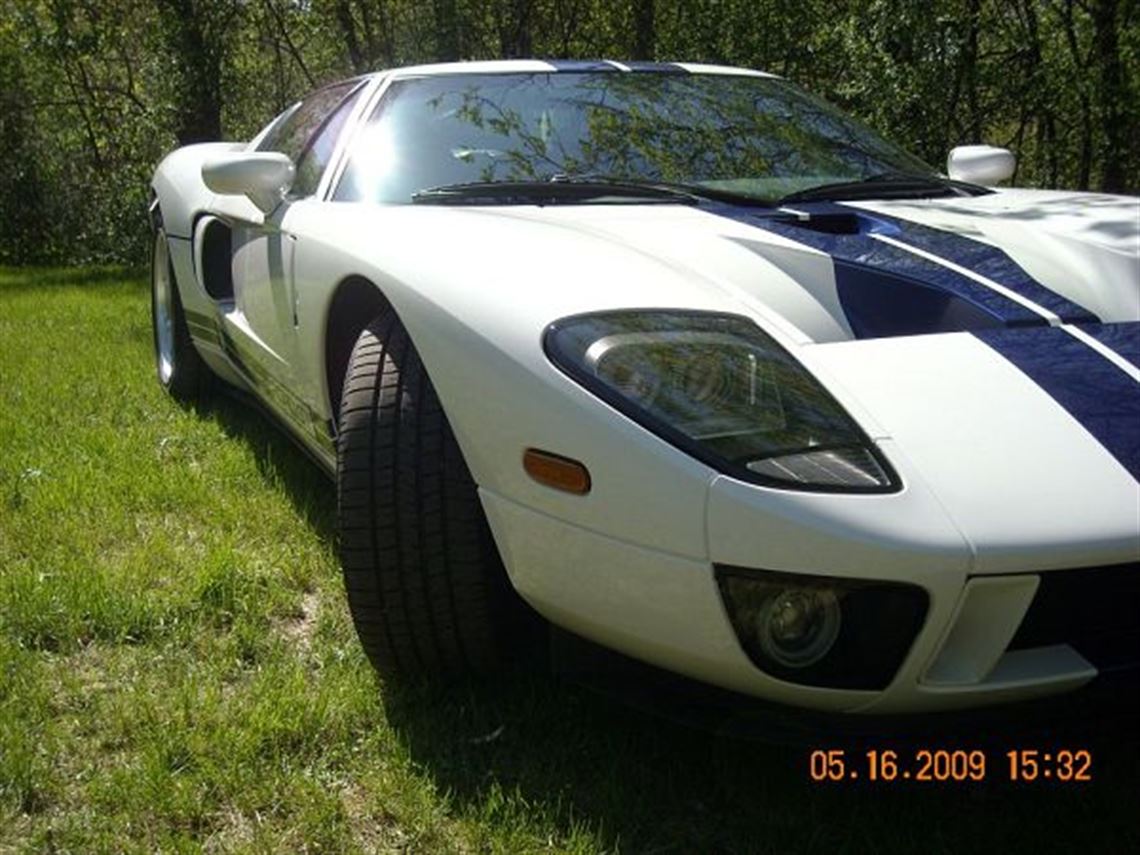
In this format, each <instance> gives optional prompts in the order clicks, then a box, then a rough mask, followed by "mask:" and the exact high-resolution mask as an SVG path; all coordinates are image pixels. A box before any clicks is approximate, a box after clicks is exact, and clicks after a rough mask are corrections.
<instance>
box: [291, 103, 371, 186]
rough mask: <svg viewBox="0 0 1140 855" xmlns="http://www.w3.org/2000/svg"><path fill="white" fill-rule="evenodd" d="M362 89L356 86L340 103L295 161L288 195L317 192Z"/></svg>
mask: <svg viewBox="0 0 1140 855" xmlns="http://www.w3.org/2000/svg"><path fill="white" fill-rule="evenodd" d="M363 91H364V87H363V86H359V87H357V89H356V90H355V91H354V92H353V93H352V94H351V95H349V96H348V97H347V98H345V99H344V100H343V101H342V102H341V103H340V106H338V107H337V108H336V110H335V112H334V113H333V114H332V115H331V116H329V117H328V119H326V120H325V123H324V125H323V126H321V128H320V129H319V130H318V131H317V133H316V135H315V136H314V137H313V139H312V141H311V142H310V143H309V147H308V148H306V149H305V150H304V152H303V153H302V154H301V159H300V160H298V161H297V162H296V163H297V177H296V179H295V180H294V181H293V189H292V190H290V191H289V195H290V196H293V197H295V198H303V197H305V196H311V195H313V194H314V193H316V192H317V185H318V184H319V183H320V181H321V175H322V174H324V171H325V167H326V166H328V165H329V158H331V157H332V153H333V148H335V147H336V141H337V140H338V139H339V138H340V133H341V131H343V130H344V125H345V122H347V121H348V115H349V113H351V112H352V108H353V106H354V105H355V104H356V102H357V100H358V99H359V98H360V93H361V92H363Z"/></svg>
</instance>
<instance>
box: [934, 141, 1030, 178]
mask: <svg viewBox="0 0 1140 855" xmlns="http://www.w3.org/2000/svg"><path fill="white" fill-rule="evenodd" d="M1016 166H1017V158H1015V157H1014V156H1013V152H1011V151H1010V150H1009V149H1005V148H996V147H995V146H992V145H960V146H958V147H957V148H955V149H954V150H953V151H951V152H950V156H949V157H948V158H946V174H947V175H949V176H950V177H951V178H953V179H954V180H955V181H968V182H970V183H971V184H987V185H989V184H998V183H1000V182H1002V181H1005V180H1006V179H1008V178H1009V177H1010V176H1011V175H1013V170H1014V168H1015V167H1016Z"/></svg>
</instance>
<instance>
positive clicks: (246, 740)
mask: <svg viewBox="0 0 1140 855" xmlns="http://www.w3.org/2000/svg"><path fill="white" fill-rule="evenodd" d="M150 335H151V333H150V322H149V300H148V296H147V290H146V283H145V281H144V280H143V279H142V278H140V277H139V276H137V275H134V274H130V273H126V272H123V271H118V270H107V269H96V270H90V269H89V270H54V271H53V270H35V271H19V270H10V269H9V270H4V269H0V852H8V851H13V852H16V851H58V852H104V851H105V852H122V851H125V852H153V851H159V850H161V851H199V850H207V851H224V852H230V851H239V852H240V851H281V852H305V851H313V852H317V851H321V852H341V851H350V852H351V851H364V852H371V851H379V852H392V851H399V852H405V851H407V852H451V851H456V852H484V851H485V852H536V851H558V852H583V853H585V852H615V851H620V852H644V853H649V852H658V853H664V852H677V853H687V852H769V851H770V852H781V853H783V852H800V851H805V852H807V851H812V852H826V853H832V852H867V851H898V852H913V851H922V852H962V851H982V850H986V849H991V848H992V849H993V850H994V851H1003V852H1008V851H1027V850H1034V851H1036V852H1046V851H1069V850H1071V849H1072V848H1074V847H1076V846H1077V845H1081V846H1082V847H1084V848H1088V849H1090V850H1091V851H1136V849H1137V846H1140V831H1138V823H1137V822H1136V815H1135V803H1136V799H1137V796H1140V786H1138V782H1140V770H1138V757H1140V749H1138V748H1137V741H1136V738H1135V730H1130V729H1127V728H1125V729H1124V730H1122V731H1119V732H1115V733H1113V734H1111V735H1110V736H1107V737H1106V735H1105V734H1104V733H1100V734H1099V735H1100V736H1101V737H1102V739H1101V741H1100V742H1099V743H1098V744H1096V745H1095V746H1094V748H1095V751H1096V754H1095V763H1096V766H1095V778H1094V781H1093V782H1092V783H1090V784H1081V785H1077V784H1069V785H1059V784H1055V783H1054V784H1051V785H1036V786H1031V785H1021V786H1017V785H1010V784H1008V783H1000V782H990V783H987V784H985V785H964V784H938V785H934V784H932V785H925V786H919V785H907V786H903V785H899V784H896V785H893V786H892V785H886V784H882V785H878V786H874V787H872V786H869V785H862V786H852V785H848V784H831V785H821V784H815V783H812V782H810V781H809V779H808V771H807V756H808V749H809V748H810V747H811V746H805V745H792V746H788V745H769V744H764V743H760V742H756V741H744V740H741V739H739V738H737V737H735V736H732V735H726V734H718V733H713V732H708V731H702V730H694V729H689V728H686V727H682V726H680V725H678V724H675V723H672V722H671V721H668V720H665V719H662V718H659V717H656V716H650V715H648V714H646V713H644V712H640V711H638V710H636V709H633V708H630V707H627V706H625V705H622V704H618V703H616V702H615V701H614V700H612V699H610V698H607V697H604V696H600V695H598V694H596V693H594V692H591V691H587V690H585V689H583V688H580V687H577V686H574V685H570V684H567V683H565V682H562V681H559V680H557V679H554V678H551V677H548V676H545V675H543V674H537V673H531V672H525V673H519V674H514V675H508V676H505V677H503V678H501V679H499V680H496V681H493V682H488V683H483V684H480V685H475V686H465V687H453V688H450V689H439V688H429V687H422V686H418V687H417V686H382V685H381V684H380V683H379V682H378V681H377V679H376V678H375V677H374V675H373V673H372V671H371V669H370V668H369V666H368V664H367V662H366V661H365V659H364V657H363V655H362V653H361V651H360V649H359V647H358V645H357V642H356V639H355V637H354V634H353V630H352V627H351V624H350V622H349V619H348V613H347V608H346V605H345V601H344V596H343V593H342V589H341V581H340V576H339V569H338V566H337V563H336V558H335V552H334V544H333V523H332V516H333V510H334V494H333V490H332V486H331V485H330V484H329V483H328V482H327V480H326V479H325V478H324V476H322V475H321V473H320V472H319V471H318V470H317V469H316V468H315V467H313V465H312V464H310V463H309V462H308V461H307V460H306V459H305V458H304V456H303V455H301V454H300V453H299V452H298V451H297V450H296V449H295V447H294V446H293V445H292V444H291V443H290V442H289V441H288V440H286V439H285V438H284V437H283V436H282V435H280V434H279V433H278V432H277V431H276V430H275V429H274V428H272V427H271V426H270V425H269V424H268V423H267V422H266V421H265V420H264V419H263V418H262V417H261V416H260V415H258V414H256V413H254V412H251V411H249V410H247V409H246V408H245V407H243V406H242V405H240V404H238V403H236V402H235V401H233V400H231V399H229V398H227V397H224V396H222V397H218V398H217V399H216V400H213V401H211V402H209V403H207V404H205V405H203V406H201V407H199V408H182V407H179V406H178V405H176V404H175V403H174V402H172V401H171V400H170V399H168V398H167V397H165V396H164V394H163V393H162V392H161V390H160V389H159V386H158V384H157V382H156V381H155V379H154V371H153V367H152V362H151V344H150ZM988 736H989V737H990V738H994V735H993V734H989V735H988ZM891 737H892V734H891V732H889V731H886V732H884V733H882V734H881V739H880V740H879V744H880V745H881V746H889V744H890V741H891ZM1002 740H1004V742H1002V743H1001V744H1003V745H1006V746H1008V747H1011V748H1014V747H1016V748H1021V747H1025V748H1033V747H1042V746H1040V745H1039V744H1025V742H1026V740H1025V739H1022V738H1020V737H1019V733H1018V730H1017V724H1016V722H1012V723H1010V724H1009V733H1008V734H1007V735H1005V736H999V737H998V741H999V742H1001V741H1002ZM816 743H817V744H818V745H819V746H820V747H842V743H841V742H838V744H837V739H836V738H835V737H834V735H830V736H829V734H828V732H827V731H821V732H820V733H819V737H818V740H816ZM932 747H937V746H932ZM1074 747H1080V746H1074ZM995 762H996V761H995Z"/></svg>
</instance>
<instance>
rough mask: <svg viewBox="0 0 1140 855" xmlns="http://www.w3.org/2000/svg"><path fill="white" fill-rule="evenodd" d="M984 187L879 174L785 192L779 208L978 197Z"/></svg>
mask: <svg viewBox="0 0 1140 855" xmlns="http://www.w3.org/2000/svg"><path fill="white" fill-rule="evenodd" d="M990 192H991V191H990V190H987V189H986V188H985V187H979V186H978V185H977V184H968V183H966V182H965V181H953V180H951V179H949V178H942V177H941V176H938V175H921V174H915V173H911V172H881V173H879V174H877V175H871V176H869V177H867V178H861V179H859V180H858V181H837V182H835V183H832V184H821V185H819V186H818V187H808V188H807V189H806V190H799V191H797V192H795V193H789V194H788V195H787V196H784V197H783V198H782V199H780V201H779V203H778V204H780V205H786V204H788V203H789V202H821V201H837V200H840V199H849V200H856V199H925V198H930V197H932V196H981V195H984V194H986V193H990Z"/></svg>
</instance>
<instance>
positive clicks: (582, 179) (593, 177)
mask: <svg viewBox="0 0 1140 855" xmlns="http://www.w3.org/2000/svg"><path fill="white" fill-rule="evenodd" d="M550 180H551V181H553V182H556V183H567V184H586V183H591V182H607V183H612V184H622V185H625V186H629V187H640V188H644V189H647V190H665V191H668V192H671V193H682V194H685V195H687V196H689V197H691V198H692V199H694V200H695V201H699V202H709V201H711V202H729V203H731V204H733V205H752V206H755V207H759V208H770V207H772V202H771V200H770V199H761V198H759V197H757V196H748V195H746V194H744V193H734V192H733V191H731V190H720V189H717V188H715V187H705V186H704V185H701V184H685V183H682V182H679V181H661V180H658V179H656V178H629V177H627V176H624V175H606V174H604V173H596V172H582V173H559V174H556V175H552V176H551V178H550Z"/></svg>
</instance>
